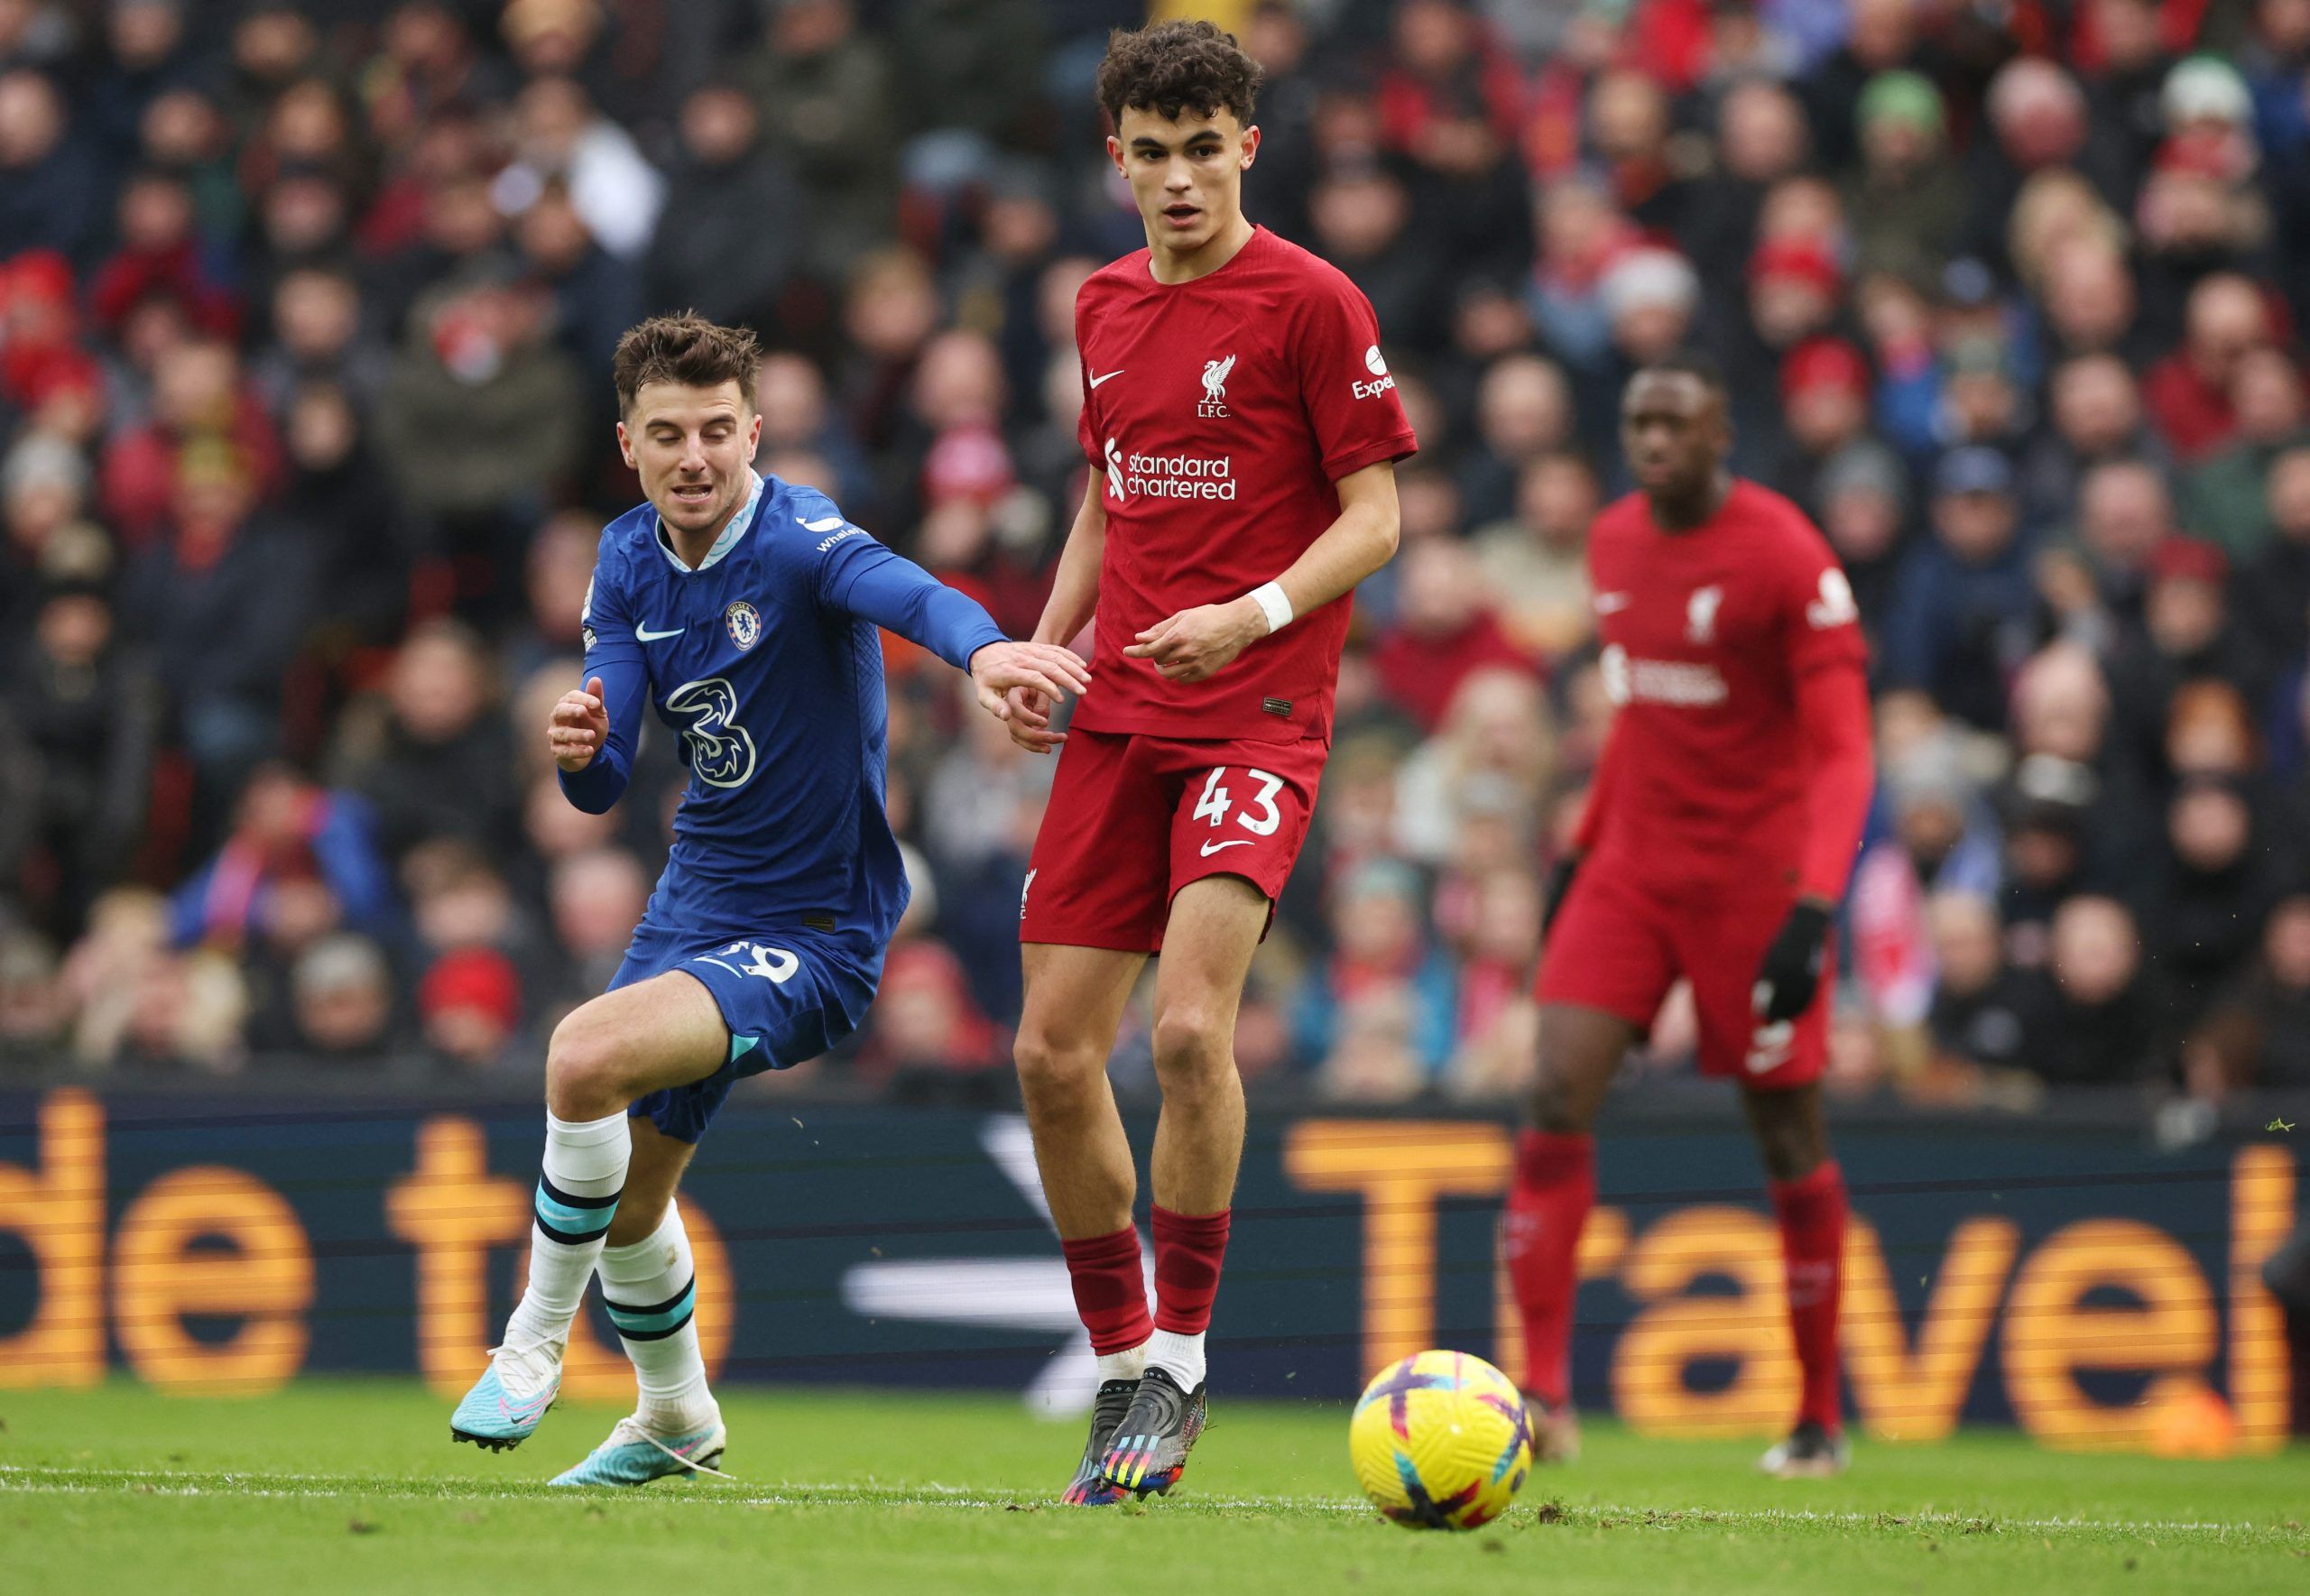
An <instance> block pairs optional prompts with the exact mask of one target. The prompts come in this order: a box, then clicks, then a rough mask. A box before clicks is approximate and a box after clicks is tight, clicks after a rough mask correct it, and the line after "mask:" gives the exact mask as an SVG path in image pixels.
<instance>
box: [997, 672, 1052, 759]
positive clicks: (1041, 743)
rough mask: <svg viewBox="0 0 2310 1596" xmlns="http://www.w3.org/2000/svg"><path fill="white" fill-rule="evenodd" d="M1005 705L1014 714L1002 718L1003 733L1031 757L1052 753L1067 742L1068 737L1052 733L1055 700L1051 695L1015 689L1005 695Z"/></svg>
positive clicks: (1020, 688) (1031, 690) (1029, 689)
mask: <svg viewBox="0 0 2310 1596" xmlns="http://www.w3.org/2000/svg"><path fill="white" fill-rule="evenodd" d="M1003 704H1004V705H1005V706H1007V707H1008V708H1009V709H1010V711H1011V713H1010V714H1009V715H1006V716H1004V717H1003V730H1004V731H1006V732H1008V733H1011V741H1012V742H1013V743H1017V744H1018V745H1019V746H1020V747H1021V748H1023V749H1025V750H1026V751H1027V752H1029V753H1049V752H1050V751H1051V750H1052V749H1054V748H1057V747H1058V745H1059V744H1060V743H1064V742H1066V741H1067V733H1064V732H1054V731H1052V730H1051V729H1050V715H1051V709H1052V707H1053V700H1052V698H1051V697H1050V695H1049V694H1048V693H1038V692H1037V691H1035V689H1034V688H1032V687H1013V688H1012V689H1011V690H1010V691H1009V692H1007V693H1005V694H1003Z"/></svg>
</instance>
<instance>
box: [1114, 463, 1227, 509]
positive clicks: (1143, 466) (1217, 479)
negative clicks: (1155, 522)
mask: <svg viewBox="0 0 2310 1596" xmlns="http://www.w3.org/2000/svg"><path fill="white" fill-rule="evenodd" d="M1123 470H1124V471H1125V473H1126V474H1127V475H1125V477H1124V485H1125V486H1126V487H1127V488H1128V489H1129V490H1130V491H1131V492H1132V493H1133V494H1146V495H1147V496H1148V497H1150V498H1153V499H1233V498H1234V496H1235V463H1234V457H1233V456H1230V455H1132V456H1129V457H1126V458H1125V459H1124V461H1123Z"/></svg>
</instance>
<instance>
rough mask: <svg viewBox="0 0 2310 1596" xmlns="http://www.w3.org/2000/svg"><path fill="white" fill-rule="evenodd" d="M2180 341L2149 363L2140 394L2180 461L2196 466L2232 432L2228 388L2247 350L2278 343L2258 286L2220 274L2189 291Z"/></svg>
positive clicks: (2232, 412) (2235, 416) (2233, 423)
mask: <svg viewBox="0 0 2310 1596" xmlns="http://www.w3.org/2000/svg"><path fill="white" fill-rule="evenodd" d="M2185 316H2186V320H2185V325H2184V328H2183V332H2182V343H2181V346H2180V347H2178V348H2176V350H2175V351H2174V352H2173V353H2172V354H2170V355H2167V356H2166V358H2165V359H2163V360H2161V361H2159V362H2158V364H2156V365H2155V366H2153V367H2152V368H2150V372H2149V375H2148V378H2147V379H2145V380H2144V382H2143V383H2142V397H2143V399H2144V401H2146V403H2147V405H2148V410H2149V418H2150V421H2151V424H2152V425H2154V426H2155V427H2156V428H2157V429H2158V432H2159V434H2160V435H2161V436H2162V437H2163V438H2165V439H2166V442H2167V446H2168V447H2171V448H2172V449H2173V451H2174V457H2175V458H2176V460H2178V461H2179V462H2180V463H2181V464H2183V465H2184V466H2194V465H2196V464H2197V463H2198V462H2199V461H2201V460H2204V459H2205V458H2206V457H2209V456H2211V455H2213V454H2214V453H2215V452H2217V451H2218V450H2220V449H2221V448H2222V447H2223V446H2225V445H2226V444H2228V443H2229V442H2230V441H2231V438H2233V437H2235V436H2236V433H2237V429H2238V414H2237V411H2235V410H2234V409H2233V408H2232V406H2231V396H2230V388H2231V379H2232V378H2233V377H2234V376H2235V375H2236V374H2237V370H2238V364H2239V362H2240V361H2241V360H2243V359H2244V358H2245V356H2246V355H2247V354H2248V352H2249V351H2251V350H2254V349H2258V348H2261V347H2264V346H2268V345H2271V344H2274V343H2276V342H2277V341H2278V339H2277V337H2276V329H2275V328H2274V327H2273V325H2272V318H2271V314H2270V306H2269V302H2268V300H2266V299H2264V298H2263V296H2262V291H2261V290H2260V289H2259V288H2257V287H2256V286H2255V285H2254V284H2253V283H2252V282H2251V281H2248V280H2247V279H2246V278H2244V277H2241V276H2239V275H2238V274H2236V273H2235V272H2219V273H2216V274H2215V275H2213V276H2211V277H2208V278H2206V279H2204V281H2201V282H2199V284H2198V285H2197V286H2196V287H2195V288H2194V289H2192V290H2191V291H2190V297H2189V302H2188V309H2187V310H2186V312H2185Z"/></svg>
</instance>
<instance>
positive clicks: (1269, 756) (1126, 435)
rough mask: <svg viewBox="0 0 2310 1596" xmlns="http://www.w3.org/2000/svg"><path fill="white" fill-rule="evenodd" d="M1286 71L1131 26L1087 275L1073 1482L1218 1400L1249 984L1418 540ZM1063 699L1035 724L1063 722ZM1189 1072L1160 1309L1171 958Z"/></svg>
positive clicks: (1064, 999)
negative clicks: (1357, 661)
mask: <svg viewBox="0 0 2310 1596" xmlns="http://www.w3.org/2000/svg"><path fill="white" fill-rule="evenodd" d="M1259 77H1260V69H1259V67H1258V66H1257V65H1256V64H1255V63H1254V62H1253V61H1252V60H1251V58H1250V57H1248V56H1246V55H1245V54H1244V53H1243V51H1241V50H1239V49H1238V48H1237V47H1236V44H1235V42H1234V39H1233V38H1232V37H1231V36H1230V35H1228V34H1225V33H1223V32H1220V31H1219V30H1218V29H1217V28H1215V27H1214V26H1213V25H1212V24H1210V23H1166V24H1163V25H1160V26H1157V27H1151V28H1148V29H1146V30H1144V31H1142V32H1117V33H1115V34H1114V35H1113V38H1112V39H1111V40H1110V41H1109V44H1108V51H1107V57H1106V60H1105V61H1104V64H1103V65H1102V66H1101V68H1100V69H1099V99H1100V103H1101V104H1102V105H1103V106H1104V107H1105V109H1106V111H1107V114H1108V115H1110V116H1111V117H1112V118H1113V122H1114V127H1115V134H1114V136H1113V137H1112V138H1110V139H1108V141H1107V153H1108V156H1109V157H1110V159H1112V160H1113V161H1114V163H1115V170H1116V171H1118V172H1119V173H1120V174H1121V175H1122V176H1123V178H1125V179H1126V180H1128V181H1129V182H1130V184H1131V189H1132V197H1133V198H1134V199H1135V200H1136V201H1137V203H1138V206H1139V213H1140V218H1141V221H1142V222H1143V223H1144V224H1145V226H1146V228H1147V245H1148V246H1147V248H1145V249H1144V250H1141V251H1138V252H1136V253H1134V254H1129V255H1126V256H1124V257H1123V259H1122V260H1120V261H1117V262H1115V263H1113V265H1111V266H1109V267H1107V268H1106V269H1105V270H1104V271H1102V272H1099V273H1097V274H1096V275H1095V276H1094V277H1092V278H1091V279H1090V281H1087V282H1086V283H1085V284H1084V285H1083V290H1082V292H1081V294H1080V295H1079V296H1078V297H1077V299H1076V306H1075V337H1076V347H1077V348H1078V350H1079V351H1080V353H1081V356H1082V361H1083V421H1082V429H1081V433H1082V442H1083V450H1084V453H1085V455H1086V456H1087V457H1089V459H1090V460H1091V461H1092V463H1093V467H1094V469H1093V471H1092V474H1091V481H1090V485H1089V489H1088V491H1087V492H1086V494H1084V496H1083V506H1082V508H1081V510H1080V511H1078V512H1076V517H1075V525H1074V528H1073V530H1071V531H1070V532H1069V533H1068V535H1067V547H1066V550H1065V552H1064V553H1063V554H1062V555H1061V556H1060V558H1059V562H1058V576H1057V578H1056V582H1055V585H1054V586H1053V588H1052V591H1051V595H1050V602H1049V606H1048V607H1047V608H1046V609H1045V610H1044V612H1043V617H1042V623H1041V624H1040V625H1039V626H1038V627H1037V628H1036V629H1035V636H1036V638H1037V639H1038V640H1049V639H1053V638H1072V637H1074V636H1076V633H1077V632H1080V631H1081V630H1082V628H1083V626H1084V625H1085V623H1088V622H1090V621H1092V620H1093V617H1094V613H1095V614H1096V621H1097V640H1096V649H1095V655H1094V659H1093V661H1092V685H1091V687H1090V690H1089V691H1088V692H1087V693H1086V694H1085V696H1084V697H1083V699H1082V701H1081V703H1080V704H1079V705H1078V706H1077V707H1076V712H1075V715H1074V718H1073V720H1072V721H1071V722H1070V723H1069V725H1068V729H1067V732H1066V733H1065V734H1064V741H1065V743H1066V747H1065V750H1064V752H1062V753H1061V754H1060V756H1059V761H1058V773H1057V777H1056V780H1054V782H1053V785H1052V788H1051V794H1050V804H1049V809H1048V810H1047V811H1046V814H1045V817H1044V820H1043V826H1042V831H1041V834H1040V835H1039V836H1038V837H1037V838H1036V839H1035V848H1034V853H1033V856H1032V858H1031V859H1030V861H1029V865H1030V868H1029V870H1028V872H1027V879H1026V885H1025V889H1024V892H1023V895H1022V897H1021V903H1020V915H1019V919H1020V925H1019V936H1020V940H1021V943H1022V944H1023V945H1024V946H1023V950H1022V956H1023V961H1024V964H1025V973H1026V993H1025V999H1024V1004H1023V1011H1022V1013H1021V1018H1020V1022H1019V1040H1018V1061H1019V1082H1020V1087H1021V1093H1022V1095H1023V1096H1024V1099H1025V1102H1026V1108H1027V1119H1028V1122H1029V1124H1030V1126H1031V1127H1032V1128H1033V1131H1034V1141H1035V1160H1036V1163H1037V1164H1038V1165H1039V1167H1040V1168H1041V1171H1042V1180H1043V1190H1044V1192H1045V1194H1046V1195H1047V1196H1048V1197H1049V1201H1050V1211H1051V1217H1052V1219H1053V1221H1054V1222H1056V1223H1057V1225H1058V1233H1059V1237H1060V1240H1061V1241H1062V1242H1063V1243H1064V1245H1065V1250H1066V1254H1067V1268H1068V1271H1069V1273H1070V1275H1071V1276H1072V1278H1073V1281H1074V1287H1075V1298H1076V1306H1077V1307H1078V1308H1079V1310H1080V1311H1081V1313H1082V1315H1083V1323H1084V1325H1085V1327H1086V1329H1087V1330H1088V1331H1089V1332H1090V1336H1091V1347H1092V1350H1093V1351H1094V1352H1095V1353H1096V1354H1097V1355H1098V1364H1099V1369H1098V1374H1099V1382H1100V1383H1099V1387H1098V1391H1097V1394H1096V1397H1095V1402H1094V1407H1093V1414H1092V1421H1091V1437H1090V1444H1089V1445H1088V1446H1087V1447H1086V1449H1085V1451H1084V1453H1083V1461H1082V1463H1081V1465H1080V1467H1079V1468H1078V1469H1077V1470H1076V1476H1075V1479H1074V1481H1073V1482H1072V1483H1071V1484H1070V1485H1069V1486H1068V1488H1067V1492H1066V1497H1065V1499H1066V1500H1067V1501H1069V1502H1075V1503H1080V1504H1085V1505H1094V1504H1099V1503H1104V1502H1112V1501H1114V1500H1116V1499H1119V1498H1120V1497H1121V1496H1122V1495H1123V1493H1124V1492H1126V1491H1132V1492H1136V1493H1138V1494H1140V1495H1141V1496H1144V1495H1145V1494H1147V1493H1148V1492H1149V1491H1161V1490H1169V1488H1170V1485H1171V1483H1172V1481H1175V1480H1177V1479H1178V1475H1179V1471H1180V1470H1181V1468H1182V1467H1183V1465H1184V1464H1185V1462H1186V1459H1187V1449H1188V1448H1189V1447H1190V1446H1192V1445H1193V1444H1195V1439H1196V1436H1197V1435H1198V1434H1199V1433H1200V1432H1201V1430H1202V1427H1203V1416H1204V1392H1203V1384H1204V1332H1205V1327H1206V1325H1207V1324H1209V1323H1210V1318H1211V1303H1212V1297H1213V1296H1214V1294H1215V1291H1216V1289H1217V1287H1218V1283H1219V1267H1220V1259H1221V1257H1222V1255H1223V1253H1224V1250H1225V1248H1226V1243H1227V1222H1228V1205H1229V1203H1230V1202H1231V1201H1232V1199H1233V1197H1234V1186H1235V1168H1236V1165H1237V1163H1238V1162H1239V1161H1240V1159H1241V1158H1242V1155H1243V1083H1242V1082H1241V1080H1240V1079H1239V1078H1238V1077H1237V1075H1236V1073H1235V1059H1234V1035H1235V1010H1236V1006H1237V1004H1238V1003H1239V1002H1240V1001H1242V998H1243V979H1244V976H1245V975H1246V973H1248V972H1249V970H1250V968H1251V961H1252V953H1253V951H1254V950H1255V949H1256V948H1257V947H1258V946H1259V942H1260V938H1261V936H1264V935H1265V934H1266V930H1267V927H1268V922H1269V920H1270V918H1271V909H1272V905H1273V902H1274V899H1275V896H1276V894H1277V893H1278V892H1280V890H1282V888H1283V882H1284V878H1285V877H1286V876H1288V875H1289V874H1290V873H1291V863H1292V860H1293V859H1294V858H1295V857H1296V856H1297V855H1298V852H1299V846H1300V844H1301V843H1302V842H1303V841H1304V840H1305V839H1306V837H1307V819H1308V816H1309V813H1310V812H1311V810H1312V809H1313V807H1314V805H1315V801H1316V783H1317V778H1318V777H1319V776H1320V775H1321V774H1322V772H1323V768H1324V759H1325V756H1326V754H1327V753H1328V752H1330V749H1331V733H1332V692H1333V687H1334V685H1335V680H1336V678H1337V676H1338V672H1339V652H1340V643H1341V640H1342V639H1343V638H1344V636H1345V634H1346V631H1347V617H1348V602H1349V601H1348V596H1347V595H1348V593H1349V591H1350V590H1351V589H1352V588H1354V586H1355V585H1356V584H1357V583H1358V582H1360V581H1362V580H1363V578H1364V577H1368V576H1370V575H1371V574H1372V572H1373V571H1375V570H1378V569H1379V568H1380V567H1381V566H1382V565H1384V564H1386V563H1387V560H1388V558H1389V557H1390V556H1391V555H1392V554H1393V553H1394V552H1395V547H1396V534H1397V509H1396V484H1395V474H1394V467H1393V465H1392V462H1394V461H1396V460H1399V459H1400V458H1402V457H1404V456H1406V455H1409V454H1410V453H1411V452H1412V448H1413V440H1412V432H1411V427H1410V424H1409V422H1408V421H1407V420H1405V418H1404V411H1403V406H1402V405H1401V403H1400V402H1399V401H1398V400H1397V397H1396V393H1395V383H1394V380H1393V379H1392V378H1391V377H1390V376H1389V375H1388V367H1387V363H1386V362H1385V361H1384V360H1383V359H1381V355H1380V333H1379V328H1378V326H1377V324H1376V323H1375V322H1374V320H1373V318H1372V307H1371V304H1370V302H1369V301H1367V300H1365V299H1364V297H1363V294H1362V293H1361V292H1360V291H1357V289H1356V288H1355V286H1354V284H1353V283H1351V282H1350V281H1348V280H1347V279H1346V278H1345V277H1344V276H1343V275H1342V274H1341V273H1340V272H1337V271H1336V270H1335V269H1334V268H1333V267H1331V266H1329V265H1326V263H1323V262H1322V261H1319V260H1317V259H1316V257H1315V256H1313V255H1311V254H1307V251H1305V250H1303V249H1300V248H1299V247H1298V246H1297V245H1295V244H1288V243H1286V242H1285V241H1284V240H1282V239H1280V238H1279V237H1277V236H1276V235H1273V234H1272V233H1270V232H1268V231H1267V230H1266V229H1264V228H1261V227H1254V226H1252V224H1251V223H1250V222H1249V221H1248V220H1246V219H1245V217H1244V216H1243V173H1244V171H1247V170H1248V169H1249V168H1250V166H1251V164H1252V161H1253V159H1254V158H1255V157H1256V156H1257V155H1258V153H1259V147H1260V130H1259V129H1258V128H1257V127H1255V126H1253V125H1252V96H1253V94H1254V92H1255V91H1256V89H1257V88H1258V84H1259ZM1049 707H1050V706H1049V705H1048V704H1047V703H1046V702H1045V701H1043V699H1042V698H1041V697H1039V695H1031V694H1021V695H1020V696H1018V697H1015V698H1014V699H1013V700H1012V712H1013V713H1012V721H1011V727H1012V737H1013V738H1014V739H1016V740H1017V741H1019V742H1020V743H1023V744H1024V745H1026V746H1027V747H1030V748H1034V749H1037V750H1038V751H1048V750H1049V748H1050V747H1051V746H1052V745H1054V744H1056V743H1058V742H1060V741H1061V740H1062V739H1061V735H1060V734H1059V733H1056V732H1054V731H1052V730H1051V729H1050V720H1049ZM1159 951H1160V953H1161V954H1162V963H1161V968H1160V972H1159V973H1158V974H1157V977H1156V982H1155V1007H1154V1051H1155V1074H1156V1078H1157V1079H1158V1081H1159V1082H1160V1084H1161V1086H1162V1091H1163V1112H1162V1118H1161V1121H1160V1123H1159V1125H1158V1126H1157V1129H1156V1132H1155V1149H1154V1156H1153V1159H1152V1163H1151V1168H1150V1175H1151V1182H1150V1184H1151V1185H1153V1188H1154V1192H1153V1195H1154V1218H1153V1229H1154V1239H1155V1309H1154V1314H1153V1315H1152V1318H1151V1319H1150V1315H1149V1313H1148V1305H1147V1297H1146V1288H1145V1283H1144V1278H1143V1276H1142V1275H1141V1266H1140V1250H1139V1232H1137V1231H1136V1230H1135V1229H1134V1228H1133V1226H1132V1202H1133V1200H1134V1197H1135V1195H1136V1194H1135V1190H1134V1184H1135V1183H1134V1177H1133V1171H1132V1154H1131V1145H1130V1143H1129V1141H1128V1140H1126V1139H1125V1137H1124V1134H1123V1121H1122V1118H1121V1117H1120V1116H1119V1115H1118V1114H1117V1113H1116V1112H1115V1103H1114V1097H1113V1093H1111V1092H1110V1091H1109V1089H1108V1085H1107V1075H1106V1067H1107V1056H1108V1054H1109V1052H1110V1051H1111V1050H1112V1049H1113V1046H1114V1039H1115V1031H1116V1028H1117V1027H1118V1026H1119V1025H1120V1024H1121V1022H1122V1019H1123V1005H1124V1004H1125V1003H1126V1002H1127V1001H1129V999H1130V997H1131V992H1132V985H1133V984H1134V983H1136V981H1137V980H1138V977H1139V973H1140V970H1141V966H1142V965H1143V964H1145V963H1146V962H1147V957H1148V955H1150V954H1152V953H1156V952H1159Z"/></svg>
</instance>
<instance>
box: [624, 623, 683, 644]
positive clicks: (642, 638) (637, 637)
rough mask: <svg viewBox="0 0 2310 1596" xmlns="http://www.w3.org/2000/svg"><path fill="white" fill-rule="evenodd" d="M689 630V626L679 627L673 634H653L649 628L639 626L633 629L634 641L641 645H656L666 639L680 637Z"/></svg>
mask: <svg viewBox="0 0 2310 1596" xmlns="http://www.w3.org/2000/svg"><path fill="white" fill-rule="evenodd" d="M688 630H689V628H688V627H687V626H677V627H675V628H674V629H673V630H672V631H671V632H652V631H651V630H650V629H649V628H648V627H647V626H637V627H635V628H634V629H633V641H636V642H641V643H654V642H657V641H661V640H662V639H665V638H669V637H679V636H680V635H681V634H682V633H683V632H688Z"/></svg>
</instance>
